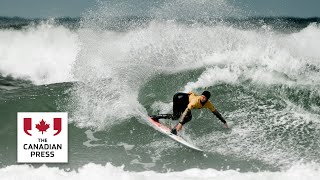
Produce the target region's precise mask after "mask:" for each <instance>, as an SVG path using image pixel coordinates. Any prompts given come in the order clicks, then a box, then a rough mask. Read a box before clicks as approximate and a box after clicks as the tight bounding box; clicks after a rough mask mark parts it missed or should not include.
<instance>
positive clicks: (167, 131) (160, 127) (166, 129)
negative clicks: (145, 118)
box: [149, 117, 203, 152]
mask: <svg viewBox="0 0 320 180" xmlns="http://www.w3.org/2000/svg"><path fill="white" fill-rule="evenodd" d="M149 121H150V122H151V123H152V124H153V125H154V127H155V128H156V129H157V130H158V131H160V132H161V133H163V134H165V135H167V136H169V137H170V138H172V139H173V140H175V141H177V142H179V143H181V144H183V145H184V146H187V147H189V148H191V149H194V150H197V151H201V152H203V150H202V149H200V148H198V147H197V146H195V145H193V144H191V143H189V142H188V141H186V140H185V139H183V138H182V137H181V136H177V135H175V134H172V133H171V132H170V131H171V129H170V128H169V127H167V126H165V125H163V124H161V123H159V122H157V121H154V120H153V119H151V118H150V117H149Z"/></svg>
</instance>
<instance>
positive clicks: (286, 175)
mask: <svg viewBox="0 0 320 180" xmlns="http://www.w3.org/2000/svg"><path fill="white" fill-rule="evenodd" d="M0 176H1V179H2V180H16V179H19V180H20V179H21V180H31V179H32V180H36V179H41V180H55V179H59V180H64V179H68V180H73V179H74V180H82V179H83V180H87V179H95V180H100V179H111V180H113V179H122V180H142V179H154V180H157V179H159V180H160V179H172V180H180V179H181V180H185V179H190V180H191V179H192V180H198V179H199V180H202V179H217V180H224V179H239V180H253V179H260V180H270V179H274V180H278V179H279V180H280V179H281V180H292V179H294V180H296V179H299V180H318V179H320V166H319V164H313V163H311V164H307V165H296V166H293V167H292V168H290V169H288V170H286V171H283V172H268V171H265V172H246V173H241V172H238V171H235V170H227V171H218V170H215V169H204V170H201V169H195V168H194V169H188V170H185V171H181V172H167V173H157V172H154V171H143V172H129V171H125V170H123V167H115V166H112V165H111V164H109V163H108V164H106V165H104V166H102V165H97V164H93V163H89V164H87V165H84V166H83V167H81V168H80V169H79V170H78V171H74V170H73V171H70V172H66V171H64V170H62V169H59V168H53V167H47V166H41V167H39V168H33V167H31V166H28V165H12V166H8V167H5V168H2V169H0Z"/></svg>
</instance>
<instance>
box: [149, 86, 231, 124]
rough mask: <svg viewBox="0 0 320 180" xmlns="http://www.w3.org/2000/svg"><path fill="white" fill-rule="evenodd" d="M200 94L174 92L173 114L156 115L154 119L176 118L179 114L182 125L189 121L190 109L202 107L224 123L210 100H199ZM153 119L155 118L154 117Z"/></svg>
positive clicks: (190, 117)
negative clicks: (203, 101)
mask: <svg viewBox="0 0 320 180" xmlns="http://www.w3.org/2000/svg"><path fill="white" fill-rule="evenodd" d="M200 99H201V96H199V95H196V94H195V93H193V92H189V93H181V92H179V93H176V94H175V95H174V96H173V114H172V115H170V114H169V115H159V116H157V117H156V119H161V118H164V119H168V118H171V119H172V120H177V119H179V118H180V116H181V120H180V123H181V124H182V125H184V124H185V123H187V122H189V121H191V119H192V114H191V110H192V109H202V108H208V109H210V111H211V112H212V113H213V114H214V115H216V116H217V117H218V118H219V119H220V121H221V122H223V123H226V121H225V120H224V118H223V117H222V116H221V114H220V113H219V112H218V111H217V110H216V109H215V108H214V106H213V105H212V103H211V101H210V100H208V101H206V102H205V103H202V102H201V101H200ZM154 119H155V118H154Z"/></svg>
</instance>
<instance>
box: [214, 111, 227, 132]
mask: <svg viewBox="0 0 320 180" xmlns="http://www.w3.org/2000/svg"><path fill="white" fill-rule="evenodd" d="M212 113H213V114H214V115H215V116H216V117H217V118H218V119H220V121H221V122H222V123H223V126H224V127H225V128H228V124H227V121H226V120H225V119H224V118H223V117H222V115H221V114H220V113H219V111H217V110H216V109H215V110H214V111H212Z"/></svg>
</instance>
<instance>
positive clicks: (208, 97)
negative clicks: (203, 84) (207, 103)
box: [202, 91, 211, 99]
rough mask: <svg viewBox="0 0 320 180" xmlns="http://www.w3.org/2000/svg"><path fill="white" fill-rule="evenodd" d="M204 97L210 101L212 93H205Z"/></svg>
mask: <svg viewBox="0 0 320 180" xmlns="http://www.w3.org/2000/svg"><path fill="white" fill-rule="evenodd" d="M202 95H204V96H205V97H206V98H207V99H210V96H211V93H210V92H209V91H203V93H202Z"/></svg>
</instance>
